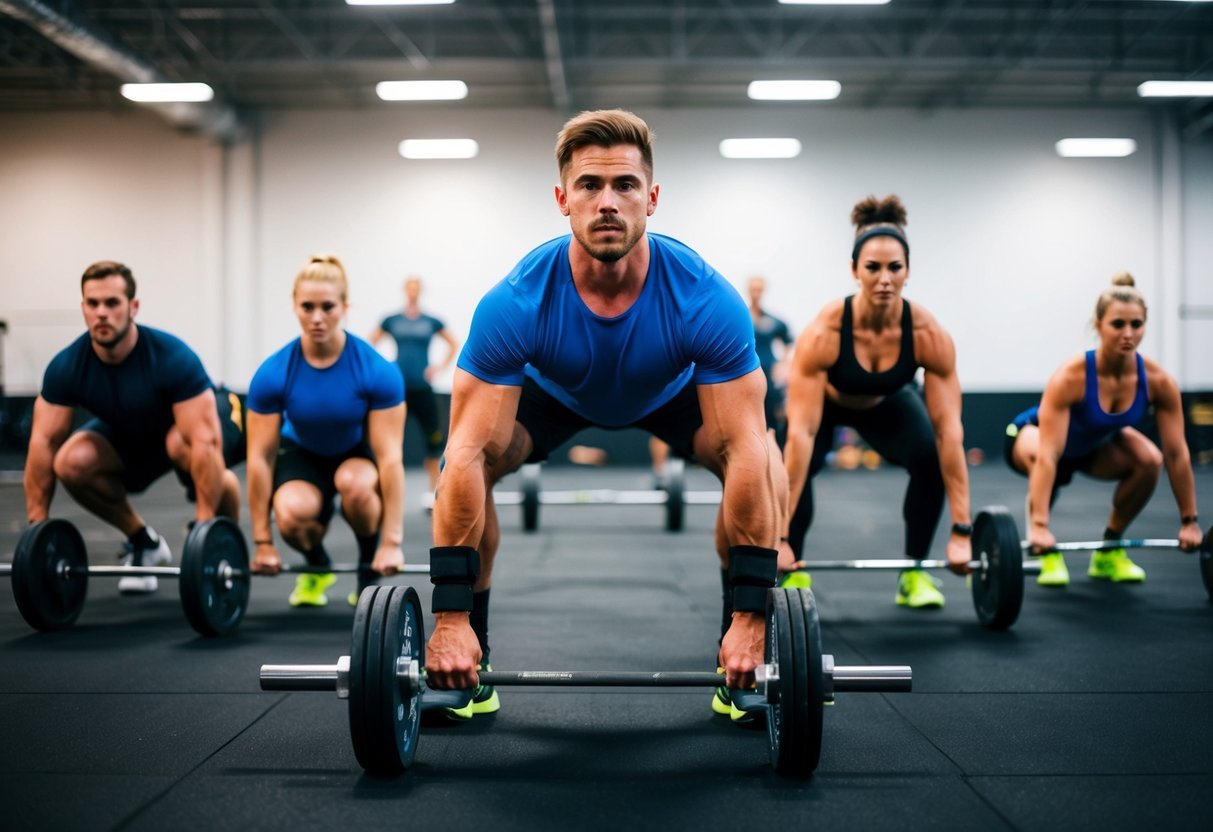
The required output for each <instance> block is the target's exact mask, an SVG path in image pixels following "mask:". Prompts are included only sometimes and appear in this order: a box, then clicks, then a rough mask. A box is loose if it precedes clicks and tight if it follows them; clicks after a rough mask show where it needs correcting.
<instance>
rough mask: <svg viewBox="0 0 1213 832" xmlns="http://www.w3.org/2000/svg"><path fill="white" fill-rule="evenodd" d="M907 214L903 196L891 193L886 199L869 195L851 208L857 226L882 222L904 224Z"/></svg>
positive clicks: (852, 218) (853, 220) (853, 221)
mask: <svg viewBox="0 0 1213 832" xmlns="http://www.w3.org/2000/svg"><path fill="white" fill-rule="evenodd" d="M906 216H907V215H906V206H905V205H903V204H902V202H901V197H899V196H897V194H889V195H888V196H886V197H885V198H884V199H877V198H876V197H875V196H869V197H867V198H865V199H861V200H859V202H857V203H855V207H854V208H852V209H851V222H852V223H854V225H855V227H856V228H865V227H867V226H869V225H876V224H877V223H882V222H887V223H892V224H893V225H899V226H904V225H905V224H906Z"/></svg>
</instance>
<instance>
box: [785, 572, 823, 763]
mask: <svg viewBox="0 0 1213 832" xmlns="http://www.w3.org/2000/svg"><path fill="white" fill-rule="evenodd" d="M792 591H793V592H794V593H795V594H796V595H798V596H800V606H801V610H802V614H803V615H804V634H805V652H804V653H802V654H801V656H800V658H801V659H802V660H803V661H804V662H805V664H806V667H805V672H804V674H802V676H801V677H798V678H803V679H804V680H805V682H806V683H807V685H808V705H807V710H806V712H805V718H806V721H807V724H806V726H805V729H804V734H805V741H806V742H807V743H808V746H807V747H806V748H805V750H804V754H803V759H804V765H805V769H804V771H803V772H798V773H801V774H811V773H812V772H813V771H815V770H816V769H817V762H818V761H819V760H820V759H821V737H822V731H823V730H824V725H823V723H824V717H825V703H826V699H827V696H826V690H825V680H824V679H823V678H822V672H823V671H822V652H821V620H820V618H819V617H818V615H817V601H816V599H815V598H814V597H813V590H811V589H796V590H792Z"/></svg>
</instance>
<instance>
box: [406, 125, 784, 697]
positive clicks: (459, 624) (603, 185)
mask: <svg viewBox="0 0 1213 832" xmlns="http://www.w3.org/2000/svg"><path fill="white" fill-rule="evenodd" d="M556 157H557V161H558V164H559V170H560V184H559V185H558V186H557V187H556V191H555V196H556V204H557V205H558V206H559V208H560V211H561V213H563V214H564V215H565V216H567V217H569V222H570V225H571V228H572V232H573V233H572V235H571V236H565V237H560V238H557V239H555V240H552V241H551V242H548V243H546V244H544V245H542V246H540V247H538V248H537V249H535V250H534V251H532V252H531V253H530V254H528V255H526V256H525V257H524V258H523V259H522V261H521V262H520V263H519V264H518V265H517V266H516V267H515V268H514V270H513V271H512V272H511V273H510V274H509V276H508V277H506V278H505V279H504V280H503V281H501V282H500V283H498V284H497V285H496V286H495V287H493V288H492V289H491V290H490V291H489V292H488V294H487V295H486V296H485V297H484V299H483V300H481V302H480V304H479V306H478V307H477V309H476V313H475V316H474V318H473V320H472V327H471V331H470V333H469V336H468V342H467V346H466V347H465V348H464V350H463V352H462V353H461V355H460V356H459V363H458V370H457V371H456V373H455V379H454V387H453V391H452V398H451V433H450V439H449V440H448V442H447V450H446V464H445V467H444V469H443V474H442V480H441V483H440V486H439V492H438V495H437V499H436V500H435V504H434V543H435V548H434V549H433V551H432V552H431V555H430V575H431V580H432V581H433V582H434V583H435V587H434V594H433V609H434V612H435V619H436V624H435V628H434V632H433V634H432V635H431V637H430V641H429V645H428V647H427V649H426V667H427V669H428V674H429V676H428V680H429V683H430V684H431V685H433V686H435V687H447V688H467V689H473V688H474V692H473V696H472V699H471V700H470V701H469V702H468V703H467V705H466V707H464V708H459V709H456V710H455V711H454V713H455V715H457V716H469V717H470V716H472V715H473V714H476V713H487V712H491V711H495V710H497V708H498V698H497V694H496V693H495V692H494V691H493V690H492V689H491V688H488V687H484V686H481V687H476V682H477V669H478V668H483V667H485V666H486V665H487V660H488V654H489V649H488V639H487V632H488V595H489V585H490V578H491V575H492V568H493V560H494V555H495V554H496V550H497V546H498V542H499V538H500V530H499V527H498V524H497V518H496V512H495V510H494V508H493V505H492V486H493V483H494V482H496V481H497V480H498V479H500V478H501V477H502V476H504V475H505V474H506V473H508V472H509V471H512V470H514V469H516V468H517V467H518V466H520V465H521V464H522V463H523V462H527V461H531V462H536V461H539V460H542V459H544V458H546V457H547V455H548V453H549V452H550V451H552V450H553V449H554V448H555V447H557V446H558V445H560V444H561V443H563V442H564V441H565V440H567V439H568V438H569V437H571V436H572V435H573V434H574V433H576V432H577V431H578V430H580V429H582V428H584V427H588V426H590V425H598V426H603V427H608V428H622V427H627V426H636V427H640V428H643V429H645V430H647V431H648V432H650V433H652V434H654V435H656V436H658V437H659V438H661V439H662V440H664V441H665V442H667V443H669V444H670V446H671V447H672V448H673V449H674V451H675V452H676V453H678V454H680V455H681V456H684V457H686V458H691V459H695V460H696V461H698V462H699V463H700V464H702V465H703V466H704V467H705V468H707V469H708V470H710V471H712V472H713V473H715V474H716V475H717V476H719V477H720V478H721V479H722V481H723V483H724V495H723V499H722V503H721V513H720V516H719V518H718V522H717V526H716V530H717V535H716V538H717V540H716V544H717V549H718V551H719V554H720V557H721V563H722V565H725V566H726V567H727V568H728V571H727V573H726V574H724V575H722V578H723V580H724V616H723V621H722V627H721V631H722V638H721V646H720V653H719V657H718V661H719V666H720V667H721V669H722V671H723V673H724V674H725V675H723V676H722V677H721V680H722V682H723V683H725V684H722V686H721V688H720V689H719V690H718V691H717V693H716V695H715V696H714V698H713V710H715V711H716V712H718V713H730V714H732V715H733V717H734V718H735V719H742V718H752V717H753V716H754V715H755V714H756V712H757V709H755V708H753V707H752V700H745V702H743V701H742V700H743V699H744V697H742V696H741V695H740V693H741V690H743V689H749V688H750V687H752V686H753V681H754V668H755V667H756V666H757V665H759V664H761V663H762V661H763V657H762V648H763V642H764V636H765V631H764V616H763V611H764V608H765V602H766V590H767V588H769V587H771V586H772V585H773V584H774V582H775V578H776V558H777V552H776V549H775V546H776V544H777V538H778V534H779V523H780V522H781V518H782V513H783V505H784V502H785V501H786V479H785V477H784V474H783V472H782V470H781V469H782V464H781V460H780V455H779V450H778V448H777V447H776V446H775V443H774V440H772V439H770V438H769V437H768V435H767V431H766V425H765V423H764V420H763V413H762V401H763V396H764V394H765V392H766V383H765V380H764V379H763V375H762V370H761V369H760V368H759V363H758V357H757V355H755V353H754V329H753V326H752V325H751V323H750V318H749V314H748V313H747V311H746V307H745V303H744V302H743V301H742V299H741V297H740V296H739V295H738V294H737V291H736V290H735V289H733V288H732V287H731V286H730V285H729V284H728V283H727V281H725V280H724V278H723V277H722V276H721V275H720V274H719V273H718V272H716V270H715V269H713V268H712V267H711V266H709V265H708V264H707V263H705V262H704V261H703V260H702V259H700V257H699V256H698V255H697V254H696V253H695V252H694V251H692V250H691V249H689V248H687V247H686V246H684V245H683V244H681V243H679V242H678V241H676V240H673V239H671V238H669V237H664V236H660V235H656V234H648V233H646V230H645V226H646V221H647V218H648V217H649V216H650V215H651V214H652V213H653V211H654V210H656V208H657V196H658V186H657V185H656V184H655V183H654V182H653V166H652V143H651V134H650V133H649V129H648V125H646V124H645V123H644V121H642V120H641V119H639V118H637V117H636V116H635V115H633V114H631V113H627V112H624V111H621V110H608V111H599V112H588V113H582V114H581V115H579V116H577V117H575V118H573V119H571V120H570V121H569V122H568V123H567V124H566V125H565V126H564V129H563V130H562V131H561V133H560V136H559V138H558V140H557V148H556ZM636 578H637V580H638V581H640V582H643V581H644V580H645V576H644V575H637V576H636ZM637 663H638V664H643V661H639V660H638V661H637ZM747 703H749V704H750V706H746V705H747Z"/></svg>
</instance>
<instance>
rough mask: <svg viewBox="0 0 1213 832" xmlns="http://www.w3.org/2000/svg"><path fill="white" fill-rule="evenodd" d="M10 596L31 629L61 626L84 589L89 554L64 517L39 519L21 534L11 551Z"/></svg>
mask: <svg viewBox="0 0 1213 832" xmlns="http://www.w3.org/2000/svg"><path fill="white" fill-rule="evenodd" d="M12 581H13V599H14V600H15V601H16V602H17V609H18V610H20V612H21V617H22V618H24V619H25V620H26V622H27V623H28V624H29V625H30V626H31V627H33V628H34V629H35V630H43V631H49V630H66V629H67V628H68V627H70V626H72V624H74V623H76V619H77V618H79V617H80V611H81V610H82V609H84V598H85V596H86V595H87V594H88V553H87V552H86V550H85V548H84V538H82V537H81V536H80V532H79V530H78V529H77V528H76V527H75V526H73V525H72V524H71V523H70V522H68V521H67V520H43V521H42V522H41V523H35V524H34V525H32V526H30V527H29V528H28V529H26V530H25V531H24V532H23V533H22V534H21V539H20V540H18V541H17V551H16V552H14V553H13V571H12Z"/></svg>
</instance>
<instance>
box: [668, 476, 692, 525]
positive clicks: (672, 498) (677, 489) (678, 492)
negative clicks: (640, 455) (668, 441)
mask: <svg viewBox="0 0 1213 832" xmlns="http://www.w3.org/2000/svg"><path fill="white" fill-rule="evenodd" d="M665 496H666V499H665V530H666V531H667V532H680V531H682V528H683V525H684V524H685V520H686V507H687V503H686V463H684V462H683V461H682V460H681V459H671V460H670V461H669V462H668V463H667V464H666V475H665Z"/></svg>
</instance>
